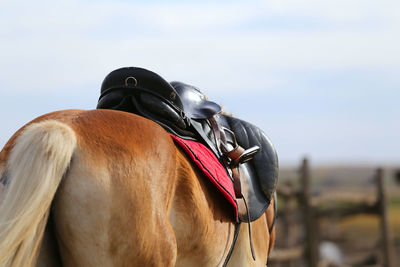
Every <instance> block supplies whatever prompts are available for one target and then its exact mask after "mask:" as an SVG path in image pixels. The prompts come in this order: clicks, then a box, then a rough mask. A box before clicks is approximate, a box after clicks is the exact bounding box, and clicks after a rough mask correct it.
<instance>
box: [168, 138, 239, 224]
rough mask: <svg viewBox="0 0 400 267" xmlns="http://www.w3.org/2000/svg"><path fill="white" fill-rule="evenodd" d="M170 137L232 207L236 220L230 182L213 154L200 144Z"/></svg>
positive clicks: (236, 212) (234, 198) (234, 201)
mask: <svg viewBox="0 0 400 267" xmlns="http://www.w3.org/2000/svg"><path fill="white" fill-rule="evenodd" d="M171 137H172V139H173V140H174V141H175V143H176V144H178V145H179V146H180V147H181V148H182V149H183V150H184V151H185V152H186V154H187V155H188V156H189V158H190V159H191V160H192V161H193V162H194V163H195V164H196V166H197V167H199V169H200V170H201V171H202V172H203V173H204V175H205V176H206V177H207V178H208V179H209V180H210V181H211V183H212V184H213V185H214V186H215V187H216V188H217V189H218V190H219V191H220V192H221V193H222V195H223V196H224V197H225V198H226V200H228V202H229V203H230V204H231V205H232V207H233V209H234V212H235V219H236V220H237V218H238V206H237V202H236V197H235V190H234V188H233V183H232V180H231V178H230V177H229V176H228V174H227V173H226V170H225V168H224V167H223V166H222V164H221V163H220V162H219V161H218V159H217V157H216V156H215V155H214V153H213V152H212V151H211V150H210V149H209V148H207V147H206V146H205V145H203V144H202V143H199V142H196V141H192V140H186V139H183V138H180V137H178V136H175V135H172V134H171Z"/></svg>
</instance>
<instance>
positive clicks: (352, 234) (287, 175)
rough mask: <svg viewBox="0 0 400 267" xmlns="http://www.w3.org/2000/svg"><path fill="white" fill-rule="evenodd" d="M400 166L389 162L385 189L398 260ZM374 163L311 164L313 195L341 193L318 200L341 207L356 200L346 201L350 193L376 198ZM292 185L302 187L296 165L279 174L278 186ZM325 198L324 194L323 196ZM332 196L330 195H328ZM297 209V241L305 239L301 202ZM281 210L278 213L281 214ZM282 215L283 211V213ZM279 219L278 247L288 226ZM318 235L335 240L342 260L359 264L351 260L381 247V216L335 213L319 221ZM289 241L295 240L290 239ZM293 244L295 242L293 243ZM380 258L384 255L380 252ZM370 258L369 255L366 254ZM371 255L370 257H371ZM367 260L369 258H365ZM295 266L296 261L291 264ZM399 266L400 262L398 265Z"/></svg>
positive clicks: (294, 229)
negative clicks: (397, 175)
mask: <svg viewBox="0 0 400 267" xmlns="http://www.w3.org/2000/svg"><path fill="white" fill-rule="evenodd" d="M398 169H400V168H398V167H396V166H386V167H385V168H384V171H385V172H384V173H385V177H384V180H385V189H386V192H387V194H386V197H387V199H388V213H389V225H390V232H391V234H392V239H393V245H394V248H395V250H396V253H395V257H397V260H396V262H400V184H399V182H398V181H397V180H396V179H395V175H394V174H395V172H396V170H398ZM375 171H376V168H375V167H369V166H344V167H343V166H336V167H317V168H311V178H312V179H311V181H312V186H311V191H312V196H313V199H318V198H321V197H326V196H329V195H330V194H331V195H339V196H340V195H342V196H343V199H341V198H340V197H339V198H336V199H334V201H327V202H319V203H320V206H319V207H320V208H321V209H322V210H323V209H324V208H327V209H329V208H331V207H332V206H334V207H339V208H340V209H343V208H348V207H349V206H351V205H355V204H354V203H350V202H346V201H345V200H344V199H347V198H348V197H349V196H351V197H352V198H354V199H357V198H360V199H372V201H374V199H376V197H377V193H376V192H377V187H376V185H375V180H374V177H375ZM288 184H290V185H292V186H293V187H294V188H296V189H297V190H299V188H300V187H301V184H300V179H299V171H298V169H297V168H281V171H280V177H279V183H278V187H279V186H285V185H288ZM321 199H323V198H321ZM328 199H329V198H328ZM278 206H279V212H281V214H282V213H284V210H283V203H282V201H281V203H279V205H278ZM294 206H295V208H294V209H295V212H296V214H295V212H293V214H292V215H290V216H291V217H292V219H291V220H292V223H290V224H292V225H293V224H297V225H295V226H292V230H291V234H290V235H292V236H296V237H295V239H297V244H299V243H300V244H301V243H304V229H303V227H302V226H301V225H299V222H300V221H301V216H302V215H301V209H300V206H299V205H298V203H297V204H294ZM279 212H278V214H279ZM282 215H283V214H282ZM282 222H283V221H280V222H279V224H278V227H281V229H277V248H278V249H279V247H282V248H284V247H286V246H287V244H288V240H287V234H286V233H285V231H286V232H287V229H285V226H284V225H282ZM318 231H319V238H320V242H323V241H329V242H334V243H335V244H336V245H337V247H338V248H339V249H340V250H341V251H342V253H343V261H342V263H345V264H347V265H349V264H350V266H357V265H353V264H351V263H353V262H355V261H357V262H358V261H359V260H360V259H363V258H364V257H365V256H371V255H372V254H371V253H378V254H379V253H380V247H381V240H382V238H381V228H380V220H379V217H377V216H376V215H368V214H362V215H354V216H350V217H346V218H344V219H338V218H335V216H331V217H328V218H326V219H320V221H319V229H318ZM289 243H296V242H294V241H290V242H289ZM292 245H293V244H292ZM377 257H378V258H379V257H381V255H380V256H379V255H378V256H377ZM367 258H368V257H367ZM370 259H371V257H370ZM365 262H367V261H365ZM369 264H376V262H375V259H374V260H371V261H370V263H365V264H364V265H366V266H368V265H369ZM271 266H289V265H285V264H283V265H282V264H281V265H279V264H277V265H274V264H272V265H271ZM292 266H293V265H292ZM295 266H305V265H304V261H303V262H302V261H297V262H296V264H295ZM396 266H397V265H396Z"/></svg>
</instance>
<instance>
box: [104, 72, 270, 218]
mask: <svg viewBox="0 0 400 267" xmlns="http://www.w3.org/2000/svg"><path fill="white" fill-rule="evenodd" d="M97 108H98V109H116V110H121V111H126V112H131V113H135V114H138V115H141V116H144V117H146V118H148V119H151V120H153V121H155V122H157V123H158V124H160V125H161V126H162V127H164V129H166V130H167V131H168V132H170V133H172V134H175V135H178V136H180V137H182V138H185V139H191V140H197V141H200V142H202V143H204V144H205V145H207V146H208V147H209V148H210V149H211V150H212V151H213V152H214V154H215V155H216V156H217V158H218V159H219V160H220V162H221V163H222V164H223V165H224V166H225V167H226V168H227V169H228V173H229V174H231V175H232V171H231V170H229V168H228V165H229V162H231V163H232V160H229V159H227V157H226V153H225V152H226V151H223V150H227V151H228V150H230V148H225V149H224V147H223V146H222V149H221V144H220V141H219V140H218V139H219V138H221V136H222V137H223V138H222V139H224V143H226V144H232V146H231V148H234V147H235V145H237V147H242V148H244V150H245V152H246V151H247V152H249V153H250V154H251V153H253V154H251V157H250V156H249V158H243V157H242V158H241V159H240V156H241V155H244V154H245V153H243V151H241V152H240V153H239V154H238V159H237V161H238V162H237V167H238V169H239V171H240V172H241V173H242V174H243V175H242V177H244V178H242V179H241V180H242V181H241V183H242V186H241V188H242V190H241V191H242V193H243V196H244V197H245V198H246V200H247V204H248V210H249V216H247V212H244V210H247V209H243V208H241V204H240V203H238V205H239V217H240V220H241V221H253V220H255V219H257V218H259V217H260V216H261V215H262V214H263V213H264V211H265V210H266V209H267V207H268V206H269V204H270V201H271V198H272V194H273V192H274V191H275V188H276V183H277V179H278V159H277V155H276V151H275V149H274V147H273V146H272V143H271V142H270V140H269V139H268V137H267V136H266V135H265V134H264V133H263V132H262V131H261V130H260V129H259V128H258V127H256V126H254V125H252V124H250V123H248V122H245V121H243V120H240V119H236V118H234V117H231V116H227V115H223V114H220V112H221V107H220V106H219V105H218V104H216V103H215V102H212V101H209V100H208V99H207V98H206V97H205V96H204V95H203V94H202V93H201V91H200V90H199V89H198V88H196V87H194V86H191V85H188V84H185V83H181V82H171V83H168V82H167V81H165V80H164V79H163V78H162V77H161V76H159V75H158V74H156V73H154V72H151V71H149V70H146V69H142V68H136V67H127V68H120V69H117V70H114V71H112V72H111V73H110V74H109V75H107V76H106V78H105V79H104V81H103V83H102V87H101V95H100V98H99V101H98V104H97ZM216 128H217V129H219V130H221V129H222V130H221V131H216V130H215V129H216ZM218 132H222V134H221V136H217V135H218ZM225 132H226V133H227V134H225ZM225 139H226V140H225ZM256 146H257V147H258V149H256V150H257V151H258V152H257V151H256V150H252V149H253V148H254V147H256ZM256 152H257V153H256ZM233 154H234V153H233ZM239 163H240V164H239ZM233 180H234V179H233ZM241 210H242V212H241Z"/></svg>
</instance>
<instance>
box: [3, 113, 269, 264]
mask: <svg viewBox="0 0 400 267" xmlns="http://www.w3.org/2000/svg"><path fill="white" fill-rule="evenodd" d="M5 173H7V175H8V179H7V180H8V183H6V186H5V188H4V189H3V191H4V192H3V193H1V188H0V193H1V194H2V196H1V197H0V199H1V200H2V202H1V204H0V237H1V238H0V266H3V265H4V266H30V265H32V264H34V263H35V261H37V265H38V266H54V265H55V264H60V266H61V263H62V266H220V265H222V264H223V262H224V260H225V257H226V256H227V254H228V251H229V248H230V246H231V243H232V239H233V233H234V223H233V222H232V218H231V216H232V211H231V210H230V208H229V206H228V205H227V203H226V202H225V200H224V199H223V198H222V197H221V196H220V195H219V194H218V193H217V192H216V190H215V189H214V188H213V187H212V186H211V185H210V184H209V183H208V181H206V180H205V179H203V177H201V174H199V173H198V171H197V169H196V168H195V167H193V165H192V164H191V163H190V162H189V161H188V160H187V158H186V156H185V155H184V154H183V153H182V152H181V151H180V149H178V148H177V147H176V146H175V145H174V143H173V141H172V139H171V138H170V136H169V135H168V134H167V133H166V132H165V131H164V130H163V129H162V128H161V127H160V126H158V125H157V124H155V123H154V122H152V121H149V120H147V119H144V118H142V117H139V116H136V115H133V114H129V113H124V112H118V111H110V110H107V111H105V110H96V111H77V110H69V111H60V112H55V113H50V114H47V115H44V116H42V117H39V118H37V119H36V120H34V121H33V122H31V123H29V124H28V125H27V126H25V127H23V128H22V129H21V130H20V131H18V132H17V133H16V134H15V135H14V136H13V137H12V138H11V139H10V141H9V142H8V143H7V144H6V146H5V147H4V149H3V150H2V152H1V153H0V176H1V175H4V174H5ZM28 178H29V179H28ZM43 184H46V186H47V187H44V186H43ZM12 188H16V189H12ZM21 188H22V189H23V190H22V189H21ZM12 190H14V191H13V193H12V194H13V195H14V197H13V195H12V194H11V193H10V192H11V191H12ZM21 190H22V191H21ZM21 192H22V193H23V194H24V195H27V197H26V199H25V200H24V198H22V199H21V198H20V197H19V195H20V194H22V193H21ZM26 192H28V193H26ZM53 196H54V199H53ZM51 200H53V202H51ZM27 203H29V204H30V205H31V206H32V207H29V205H28V204H27ZM35 203H36V204H35ZM37 203H39V204H37ZM50 204H51V207H52V209H51V211H52V212H51V215H50V217H49V218H50V219H49V220H48V221H49V222H48V224H47V227H46V231H45V234H44V240H43V243H42V246H41V251H40V256H38V254H39V253H38V250H39V245H40V242H41V240H42V236H43V231H44V228H45V227H44V226H45V223H46V221H47V216H48V214H49V211H50ZM34 205H37V206H34ZM15 206H19V210H20V211H18V209H17V211H15ZM38 207H40V208H38ZM4 210H7V212H8V213H7V214H9V215H7V216H3V214H4V213H3V211H4ZM26 214H28V215H29V216H30V217H24V216H28V215H26ZM272 216H273V210H272V205H271V206H270V208H269V209H268V210H267V212H266V215H265V216H262V217H261V218H260V219H258V220H257V221H255V222H254V223H253V224H252V227H253V239H254V240H253V241H254V245H255V249H256V255H257V262H253V261H252V259H251V253H250V248H249V243H248V233H247V227H242V228H241V232H240V233H239V238H238V243H237V245H236V248H235V250H234V253H233V255H232V258H231V260H230V265H231V266H251V265H254V266H265V262H266V259H267V256H268V253H269V250H270V248H271V244H272V240H273V238H274V237H273V234H272V235H270V234H269V233H268V225H270V224H271V222H272V218H273V217H272ZM4 220H6V221H4ZM10 220H13V222H19V221H22V222H24V223H21V225H20V226H18V227H14V225H15V224H9V223H7V222H9V221H10ZM21 229H25V230H26V229H28V233H26V231H25V230H24V231H21ZM29 231H30V232H29ZM29 233H30V234H29ZM10 236H11V237H10ZM3 237H7V238H3Z"/></svg>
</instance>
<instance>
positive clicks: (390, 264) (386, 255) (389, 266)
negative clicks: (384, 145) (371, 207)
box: [376, 168, 394, 267]
mask: <svg viewBox="0 0 400 267" xmlns="http://www.w3.org/2000/svg"><path fill="white" fill-rule="evenodd" d="M376 183H377V189H378V192H377V193H378V212H379V215H380V216H379V218H380V227H381V234H382V241H381V243H382V250H383V261H384V266H385V267H394V261H393V260H394V258H393V248H392V244H391V242H392V238H391V234H390V226H389V216H388V210H387V207H388V201H387V197H386V190H385V181H384V171H383V169H382V168H379V169H377V170H376Z"/></svg>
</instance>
